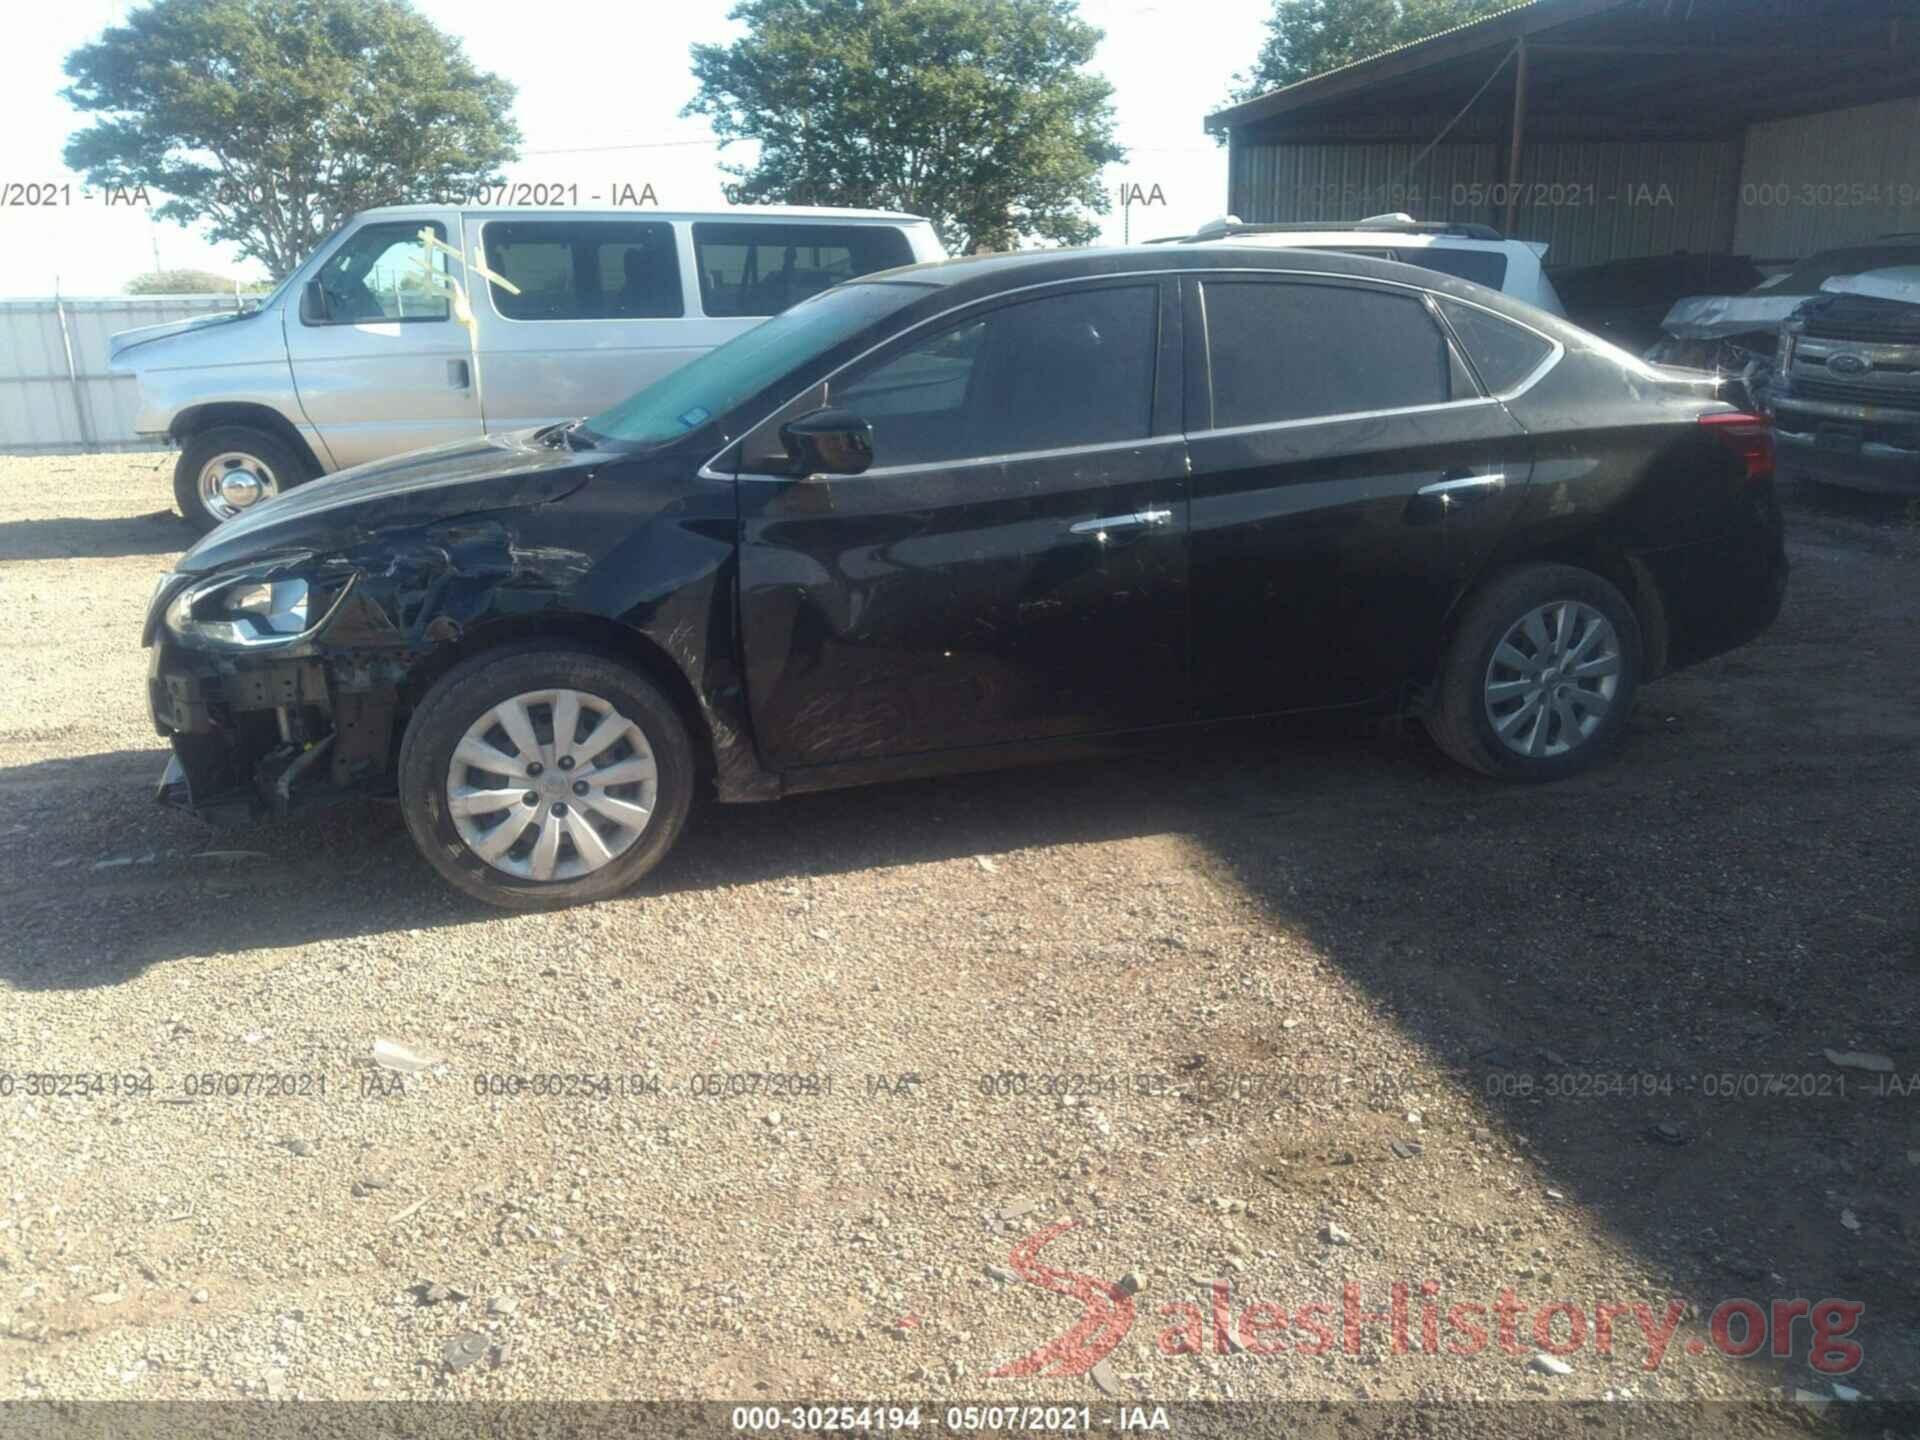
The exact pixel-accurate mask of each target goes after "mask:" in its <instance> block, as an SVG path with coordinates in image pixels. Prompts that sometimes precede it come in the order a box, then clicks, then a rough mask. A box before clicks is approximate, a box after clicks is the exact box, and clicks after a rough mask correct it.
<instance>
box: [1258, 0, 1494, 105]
mask: <svg viewBox="0 0 1920 1440" xmlns="http://www.w3.org/2000/svg"><path fill="white" fill-rule="evenodd" d="M1512 3H1513V0H1274V5H1273V14H1272V15H1271V16H1270V17H1268V20H1267V38H1266V41H1265V43H1264V44H1262V45H1261V47H1260V55H1259V58H1258V59H1257V60H1255V62H1254V65H1253V68H1252V69H1251V70H1245V71H1242V72H1241V73H1240V74H1238V75H1236V76H1234V82H1235V84H1234V89H1233V93H1232V99H1233V100H1234V101H1236V102H1238V101H1241V100H1251V99H1252V98H1253V97H1254V96H1256V95H1264V94H1266V92H1267V91H1269V90H1277V89H1279V88H1280V87H1281V86H1282V85H1292V84H1293V83H1295V82H1296V81H1299V80H1305V79H1306V78H1307V77H1308V76H1310V75H1318V74H1321V73H1322V72H1324V71H1327V70H1335V69H1338V68H1339V67H1340V66H1342V65H1351V64H1352V63H1353V62H1354V61H1356V60H1364V59H1366V58H1367V57H1368V56H1369V55H1378V54H1379V53H1380V52H1381V51H1382V50H1391V49H1393V47H1394V46H1396V45H1405V44H1407V43H1409V42H1411V41H1414V40H1423V39H1425V38H1426V37H1427V36H1429V35H1437V34H1438V33H1439V32H1440V31H1442V30H1449V29H1451V28H1452V27H1454V26H1455V25H1464V24H1466V23H1467V21H1469V20H1475V19H1478V18H1479V17H1480V16H1482V15H1489V14H1492V13H1493V12H1494V11H1496V10H1505V9H1509V8H1511V6H1512Z"/></svg>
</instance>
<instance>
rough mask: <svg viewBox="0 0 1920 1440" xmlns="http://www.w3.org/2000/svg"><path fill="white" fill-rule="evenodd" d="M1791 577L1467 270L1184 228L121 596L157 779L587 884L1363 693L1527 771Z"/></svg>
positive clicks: (476, 873)
mask: <svg viewBox="0 0 1920 1440" xmlns="http://www.w3.org/2000/svg"><path fill="white" fill-rule="evenodd" d="M1785 582H1786V562H1785V558H1784V553H1783V550H1782V544H1781V529H1780V515H1779V509H1778V506H1777V504H1776V501H1775V497H1774V493H1773V478H1772V451H1771V447H1770V439H1769V435H1768V431H1767V428H1766V426H1765V424H1764V422H1763V421H1761V420H1759V419H1757V418H1756V417H1754V416H1752V415H1747V414H1743V413H1741V412H1739V411H1737V410H1735V409H1734V408H1733V407H1731V406H1729V405H1727V404H1725V403H1723V402H1721V401H1718V400H1716V399H1715V398H1714V395H1713V391H1712V388H1711V384H1710V383H1709V382H1703V381H1701V380H1698V379H1689V378H1684V377H1682V376H1680V375H1678V374H1670V373H1668V372H1664V371H1661V370H1659V369H1656V368H1654V367H1651V366H1648V365H1646V364H1644V363H1642V362H1641V361H1638V360H1636V359H1634V358H1633V357H1631V356H1629V355H1627V354H1625V353H1624V352H1622V351H1619V350H1617V349H1614V348H1613V347H1611V346H1608V345H1606V344H1605V343H1604V342H1601V341H1598V340H1596V339H1595V338H1594V337H1592V336H1590V335H1588V334H1586V333H1585V332H1583V331H1581V330H1578V329H1576V328H1574V327H1572V326H1570V325H1567V324H1566V323H1564V322H1562V321H1559V320H1556V319H1554V318H1552V317H1550V316H1548V315H1545V314H1543V313H1541V312H1540V311H1538V310H1534V309H1531V308H1529V307H1527V306H1525V305H1521V304H1518V303H1516V302H1514V301H1511V300H1508V299H1506V298H1504V297H1502V296H1501V295H1499V294H1497V293H1495V292H1494V291H1491V290H1486V289H1482V288H1480V287H1479V286H1476V285H1471V284H1468V283H1466V282H1464V281H1458V280H1453V279H1450V278H1448V277H1445V276H1442V275H1439V274H1436V273H1435V272H1433V271H1429V270H1419V269H1413V268H1409V267H1406V266H1401V265H1396V264H1391V263H1387V262H1382V261H1372V260H1367V259H1364V258H1361V257H1358V256H1349V255H1339V254H1331V253H1329V254H1309V253H1300V252H1275V251H1273V250H1253V249H1244V250H1243V249H1233V248H1226V247H1221V248H1214V247H1208V248H1206V249H1204V250H1201V249H1196V248H1190V247H1180V248H1179V249H1178V250H1169V249H1167V248H1162V247H1152V248H1146V249H1120V250H1094V251H1065V252H1051V253H1041V254H1028V255H1006V256H998V257H991V258H976V259H969V260H959V261H952V262H948V263H945V264H940V265H928V266H916V267H912V268H908V269H903V270H894V271H889V272H885V273H882V274H877V275H872V276H868V277H865V278H863V279H861V280H859V281H855V282H852V283H849V284H845V285H841V286H839V287H838V288H836V289H833V290H830V291H827V292H825V293H823V294H821V295H819V296H817V297H815V298H813V299H811V300H809V301H807V302H805V303H803V304H801V305H798V306H796V307H795V308H793V309H792V310H789V311H787V312H786V313H785V314H783V315H780V316H778V317H776V318H774V319H772V320H769V321H768V322H766V323H765V324H763V325H761V326H759V327H758V328H756V329H754V330H751V331H749V332H747V333H746V334H744V335H742V336H740V337H739V338H738V339H736V340H734V341H732V342H731V343H730V344H727V345H724V346H722V347H721V348H719V349H717V350H714V351H712V352H711V353H709V354H707V355H705V356H703V357H702V358H700V359H698V360H695V361H694V362H693V363H691V364H689V365H687V366H686V367H685V368H683V369H681V370H679V371H677V372H675V373H673V374H671V375H669V376H667V377H666V378H665V379H663V380H661V381H659V382H658V383H656V384H654V385H652V386H650V387H648V388H647V389H645V390H643V391H641V392H640V393H638V394H636V395H634V396H633V397H632V398H631V399H629V400H627V401H626V402H624V403H623V404H621V405H618V406H616V407H615V408H613V409H612V410H609V411H607V412H606V413H605V414H602V415H597V416H594V417H592V418H591V419H588V420H585V421H580V422H575V423H573V424H570V425H561V426H552V427H548V428H545V429H541V430H536V431H527V432H522V433H518V434H511V435H495V436H490V437H488V438H486V439H484V440H481V441H476V442H472V443H465V444H461V445H456V446H450V447H447V448H444V449H440V450H433V451H425V452H421V453H419V454H415V455H410V456H405V457H402V458H400V459H398V460H393V461H388V462H383V463H380V464H376V465H370V466H365V467H362V468H360V469H358V470H352V471H347V472H344V473H342V474H339V475H336V476H333V477H330V478H328V479H324V480H320V481H316V482H314V483H313V484H310V485H307V486H304V487H302V488H300V489H299V490H296V491H293V492H291V493H289V494H286V495H284V496H281V497H280V498H278V499H276V500H273V501H272V502H270V503H268V504H265V505H263V506H261V507H260V508H258V509H257V510H255V511H251V512H249V513H248V514H247V515H246V516H245V517H244V518H242V519H240V520H237V521H235V522H233V523H231V524H228V525H225V526H222V527H221V528H220V529H218V530H216V531H214V532H213V533H212V534H211V535H209V536H207V537H206V538H205V539H204V540H202V541H201V542H200V543H199V544H198V545H196V546H195V547H194V548H193V549H192V550H191V551H190V552H188V554H187V556H186V557H185V559H184V560H183V561H182V562H181V565H180V568H179V570H178V571H176V572H174V573H173V574H170V575H168V576H166V577H165V578H164V579H163V580H162V582H161V584H160V586H159V588H158V591H157V592H156V594H155V597H154V602H153V607H152V611H151V613H150V614H149V616H148V620H147V627H146V640H147V643H148V644H149V645H151V646H152V666H151V671H150V685H149V688H150V695H151V704H152V710H153V715H154V719H155V722H156V724H157V725H158V727H159V730H160V733H162V734H163V735H167V736H170V737H171V739H172V742H173V747H174V752H175V753H174V761H173V763H172V765H170V766H169V769H168V775H167V777H166V779H165V780H164V781H163V783H162V796H163V798H166V799H169V800H171V801H174V802H176V803H184V804H187V805H189V806H191V807H192V808H193V809H194V810H196V811H197V812H199V813H200V814H202V815H203V816H206V817H208V818H210V819H246V818H249V817H254V816H258V815H261V814H284V813H287V812H288V811H290V810H292V809H295V808H297V807H301V806H304V805H308V804H311V803H315V802H319V801H324V800H327V799H333V798H338V797H342V796H347V795H354V794H363V793H383V792H384V793H393V792H395V791H397V792H398V795H399V799H400V802H401V805H402V807H403V809H404V812H405V815H406V819H407V824H408V826H409V827H410V828H411V830H412V833H413V835H414V838H415V839H416V840H417V841H418V842H419V845H420V847H421V849H422V850H423V851H424V852H425V854H426V856H427V858H428V859H429V860H430V861H431V862H432V863H433V865H434V866H435V868H437V869H438V870H439V871H440V872H441V873H442V874H443V875H445V876H446V877H447V878H448V879H449V880H450V881H452V882H453V883H454V884H455V885H457V886H459V887H460V888H461V889H462V890H465V891H467V892H469V893H470V894H473V895H476V896H479V897H480V898H481V899H484V900H488V901H491V902H494V903H496V904H501V905H507V906H514V907H521V908H532V907H539V906H548V905H557V904H566V903H570V902H575V901H581V900H592V899H597V898H600V897H603V896H607V895H612V894H614V893H616V892H618V891H620V890H621V889H623V888H624V887H626V886H628V885H630V884H631V883H632V882H633V881H634V880H636V879H637V878H638V877H639V876H641V875H643V874H645V873H646V872H647V871H648V870H649V869H651V868H652V867H653V866H654V865H655V864H657V863H658V862H659V860H660V858H661V857H662V856H663V855H665V854H666V852H667V850H668V849H669V848H670V847H671V846H672V845H673V842H674V839H675V837H676V835H677V834H678V832H679V830H680V827H681V825H682V823H683V822H684V821H685V819H686V816H687V813H688V807H689V805H690V804H691V802H692V800H693V798H694V795H695V792H696V789H698V788H700V787H710V788H711V790H712V792H713V793H715V794H716V795H717V796H718V798H719V799H721V800H723V801H747V800H771V799H775V798H777V797H779V796H781V795H786V794H790V793H793V792H797V791H805V790H817V789H822V788H826V787H831V786H841V785H851V784H857V783H860V782H863V781H871V780H881V779H888V778H893V777H904V776H910V775H924V774H928V773H933V772H940V771H950V770H956V769H962V768H972V767H981V766H991V765H1001V764H1008V763H1015V762H1020V761H1029V760H1036V759H1043V758H1048V757H1054V756H1061V755H1066V754H1069V753H1082V752H1085V751H1086V750H1088V749H1092V748H1098V747H1102V746H1106V745H1109V744H1112V743H1113V742H1115V741H1116V740H1117V739H1119V738H1120V737H1123V736H1136V735H1138V734H1140V733H1141V732H1147V731H1156V730H1162V729H1166V728H1169V727H1177V726H1190V725H1201V724H1209V723H1214V722H1219V721H1224V720H1231V719H1235V718H1239V717H1246V716H1256V715H1269V714H1279V713H1283V712H1290V711H1303V710H1333V709H1346V710H1355V711H1361V710H1379V711H1395V710H1398V711H1405V712H1410V713H1412V714H1415V715H1418V716H1419V717H1420V718H1421V719H1422V720H1423V721H1424V722H1425V723H1426V725H1427V727H1428V728H1429V729H1430V730H1431V731H1432V733H1433V736H1434V738H1435V739H1436V740H1437V741H1438V742H1439V744H1440V746H1441V747H1442V748H1443V749H1444V750H1445V751H1446V752H1447V753H1448V754H1450V755H1452V756H1453V757H1454V758H1455V759H1457V760H1459V761H1460V762H1462V763H1463V764H1465V765H1468V766H1471V767H1472V768H1474V769H1476V770H1479V771H1482V772H1485V773H1486V774H1489V775H1495V776H1499V777H1502V778H1507V779H1514V780H1551V779H1555V778H1558V777H1561V776H1565V775H1569V774H1572V773H1573V772H1575V771H1577V770H1580V769H1582V768H1583V767H1585V766H1587V765H1589V764H1591V763H1592V762H1593V761H1594V760H1595V759H1596V758H1597V757H1599V756H1600V755H1602V754H1603V753H1604V752H1605V751H1606V750H1607V748H1608V746H1609V743H1610V742H1611V741H1613V740H1614V739H1615V738H1616V737H1617V736H1618V735H1619V733H1620V731H1621V728H1622V726H1623V724H1624V723H1625V720H1626V718H1627V712H1628V709H1629V707H1630V706H1631V705H1632V703H1633V697H1634V691H1635V688H1636V687H1637V686H1638V685H1639V684H1640V683H1641V682H1642V681H1643V680H1645V679H1647V678H1648V677H1650V676H1653V675H1656V674H1658V673H1660V672H1661V671H1662V670H1665V669H1669V668H1672V667H1674V666H1678V665H1684V664H1688V663H1691V662H1693V661H1696V660H1699V659H1701V658H1703V657H1705V656H1709V655H1713V654H1716V653H1718V652H1720V651H1724V650H1726V649H1728V648H1730V647H1732V646H1735V645H1738V644H1740V643H1742V642H1743V641H1745V640H1747V639H1749V638H1751V637H1752V636H1753V635H1755V634H1756V633H1758V632H1759V631H1760V630H1762V629H1763V628H1764V627H1765V626H1766V625H1767V624H1768V623H1769V622H1770V621H1771V620H1772V619H1773V617H1774V615H1775V614H1776V613H1777V611H1778V610H1779V607H1780V602H1781V598H1782V595H1783V593H1784V588H1785Z"/></svg>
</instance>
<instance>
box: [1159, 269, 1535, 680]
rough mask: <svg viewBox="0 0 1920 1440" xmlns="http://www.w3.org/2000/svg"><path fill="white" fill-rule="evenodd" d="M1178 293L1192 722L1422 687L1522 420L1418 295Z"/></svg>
mask: <svg viewBox="0 0 1920 1440" xmlns="http://www.w3.org/2000/svg"><path fill="white" fill-rule="evenodd" d="M1187 303H1188V309H1187V327H1186V328H1187V356H1188V376H1189V383H1188V394H1187V402H1188V424H1189V430H1188V438H1187V443H1188V450H1189V453H1190V455H1191V457H1192V461H1193V521H1192V523H1193V540H1192V566H1193V569H1192V576H1193V654H1194V679H1195V688H1196V694H1197V696H1198V707H1199V713H1200V715H1201V716H1202V717H1204V718H1217V717H1224V716H1231V715H1244V714H1261V713H1268V712H1277V711H1286V710H1301V709H1313V708H1320V707H1329V706H1339V705H1350V704H1357V703H1362V702H1367V701H1372V700H1375V699H1378V698H1382V697H1385V696H1387V695H1389V694H1391V693H1392V692H1393V691H1395V690H1396V689H1397V688H1398V687H1399V686H1401V685H1402V684H1404V683H1405V682H1406V681H1408V680H1410V679H1414V678H1420V672H1421V671H1422V669H1423V667H1424V665H1425V664H1426V662H1427V661H1428V659H1429V658H1430V656H1431V654H1432V652H1433V649H1434V647H1435V645H1436V643H1437V640H1438V637H1439V634H1440V630H1441V626H1442V624H1443V623H1444V621H1445V618H1446V615H1447V612H1448V610H1449V608H1450V607H1451V606H1452V604H1453V602H1454V601H1455V600H1456V599H1457V598H1458V597H1459V596H1460V594H1461V592H1462V591H1463V590H1464V588H1465V587H1466V585H1467V583H1468V581H1469V580H1470V579H1471V578H1472V576H1473V575H1474V573H1475V572H1476V571H1477V570H1478V568H1479V567H1480V565H1481V563H1482V562H1483V561H1484V560H1485V558H1486V556H1487V555H1488V554H1489V553H1490V552H1491V550H1492V548H1493V546H1494V543H1495V541H1496V540H1497V539H1498V537H1499V535H1500V534H1501V532H1502V531H1503V530H1505V528H1506V527H1507V525H1508V523H1509V522H1510V521H1511V519H1512V518H1513V515H1514V513H1515V510H1516V506H1517V502H1518V499H1519V494H1520V491H1521V489H1522V487H1523V486H1524V485H1525V483H1526V481H1527V478H1528V474H1529V471H1530V468H1531V461H1530V458H1529V445H1528V441H1527V437H1526V435H1525V433H1524V431H1522V429H1521V427H1520V426H1519V425H1518V423H1516V422H1515V421H1514V419H1513V417H1512V416H1511V415H1509V414H1508V413H1507V411H1506V408H1505V407H1504V406H1503V405H1501V404H1500V403H1498V401H1496V400H1494V399H1492V398H1490V397H1488V396H1487V395H1486V394H1484V393H1483V391H1482V389H1481V388H1480V386H1479V384H1478V383H1477V381H1476V380H1475V378H1474V376H1473V374H1472V373H1471V372H1470V371H1469V369H1468V367H1467V365H1466V364H1465V362H1464V360H1463V359H1462V357H1461V356H1460V355H1459V354H1458V353H1457V351H1456V349H1455V347H1454V345H1453V343H1452V341H1451V339H1450V337H1449V335H1448V333H1447V331H1446V329H1445V328H1444V327H1443V325H1442V324H1441V322H1440V319H1439V316H1438V312H1437V311H1436V310H1435V309H1434V308H1433V306H1432V304H1431V303H1430V302H1429V300H1428V299H1427V298H1426V296H1425V293H1424V292H1422V291H1420V290H1417V289H1413V288H1410V287H1405V286H1397V285H1387V284H1384V283H1378V282H1371V281H1361V280H1342V279H1338V278H1334V277H1328V278H1326V279H1314V280H1302V279H1293V278H1279V277H1262V276H1260V275H1258V274H1254V273H1247V272H1238V273H1233V274H1217V275H1208V276H1206V277H1204V278H1200V277H1189V280H1188V302H1187Z"/></svg>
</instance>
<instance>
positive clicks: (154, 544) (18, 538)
mask: <svg viewBox="0 0 1920 1440" xmlns="http://www.w3.org/2000/svg"><path fill="white" fill-rule="evenodd" d="M196 538H198V537H196V536H195V534H194V533H193V530H192V529H191V528H190V527H189V526H188V525H187V522H186V521H184V520H182V519H181V518H180V517H179V516H178V515H176V514H174V512H173V511H171V510H156V511H154V512H153V513H152V514H151V515H122V516H115V517H113V518H111V519H106V520H97V519H82V518H77V517H62V518H60V519H56V520H8V521H4V522H0V560H70V559H104V558H108V557H112V556H116V555H174V554H178V553H179V552H180V551H182V550H185V549H186V548H187V547H188V546H190V545H191V544H193V542H194V540H195V539H196Z"/></svg>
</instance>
